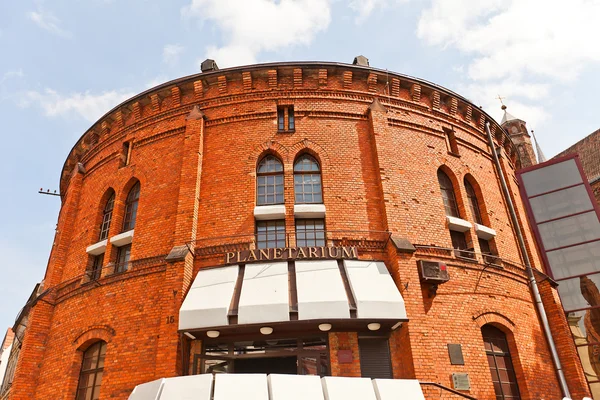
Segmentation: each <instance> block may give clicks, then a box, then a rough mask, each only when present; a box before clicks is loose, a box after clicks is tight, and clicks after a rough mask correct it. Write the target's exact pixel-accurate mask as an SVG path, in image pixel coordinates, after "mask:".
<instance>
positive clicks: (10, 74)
mask: <svg viewBox="0 0 600 400" xmlns="http://www.w3.org/2000/svg"><path fill="white" fill-rule="evenodd" d="M24 76H25V74H24V73H23V70H22V69H21V68H19V69H14V70H10V71H6V72H5V73H4V74H2V78H1V79H0V85H1V84H3V83H4V82H6V81H7V80H9V79H12V78H22V77H24Z"/></svg>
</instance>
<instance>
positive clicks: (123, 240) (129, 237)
mask: <svg viewBox="0 0 600 400" xmlns="http://www.w3.org/2000/svg"><path fill="white" fill-rule="evenodd" d="M133 231H134V230H133V229H132V230H130V231H127V232H123V233H119V234H118V235H115V236H113V237H111V238H110V243H111V244H113V245H115V246H117V247H120V246H125V245H126V244H129V243H131V242H132V241H133Z"/></svg>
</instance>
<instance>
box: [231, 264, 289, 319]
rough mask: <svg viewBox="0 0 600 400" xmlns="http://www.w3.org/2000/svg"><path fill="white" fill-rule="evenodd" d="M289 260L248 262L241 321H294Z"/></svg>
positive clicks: (240, 313) (239, 316) (239, 317)
mask: <svg viewBox="0 0 600 400" xmlns="http://www.w3.org/2000/svg"><path fill="white" fill-rule="evenodd" d="M288 281H289V279H288V264H287V262H275V263H265V264H247V265H246V269H245V271H244V281H243V283H242V293H241V295H240V303H239V307H238V324H256V323H261V322H278V321H289V320H290V304H289V298H290V296H289V285H288Z"/></svg>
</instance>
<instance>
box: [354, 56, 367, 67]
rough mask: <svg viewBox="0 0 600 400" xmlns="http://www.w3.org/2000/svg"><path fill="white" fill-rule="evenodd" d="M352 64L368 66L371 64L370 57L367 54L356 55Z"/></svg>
mask: <svg viewBox="0 0 600 400" xmlns="http://www.w3.org/2000/svg"><path fill="white" fill-rule="evenodd" d="M352 64H354V65H360V66H363V67H368V66H369V59H368V58H367V57H365V56H356V57H354V61H352Z"/></svg>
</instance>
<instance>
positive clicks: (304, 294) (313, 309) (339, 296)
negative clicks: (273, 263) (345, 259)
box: [296, 260, 350, 320]
mask: <svg viewBox="0 0 600 400" xmlns="http://www.w3.org/2000/svg"><path fill="white" fill-rule="evenodd" d="M296 287H297V292H298V319H299V320H310V319H327V318H350V308H349V306H348V296H347V295H346V289H345V288H344V282H343V281H342V275H341V274H340V270H339V267H338V264H337V261H335V260H325V261H296Z"/></svg>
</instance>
